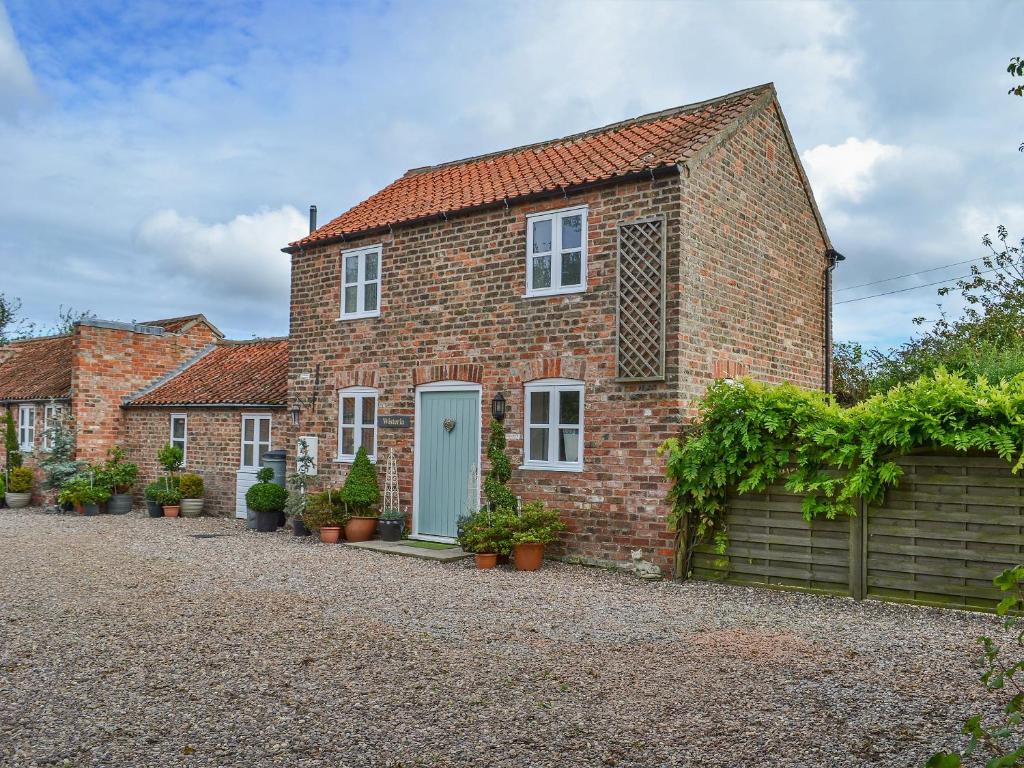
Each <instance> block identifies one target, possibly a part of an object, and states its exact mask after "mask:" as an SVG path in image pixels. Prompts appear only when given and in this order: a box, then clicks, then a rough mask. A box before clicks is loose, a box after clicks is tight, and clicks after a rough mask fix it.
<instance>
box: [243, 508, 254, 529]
mask: <svg viewBox="0 0 1024 768" xmlns="http://www.w3.org/2000/svg"><path fill="white" fill-rule="evenodd" d="M245 527H246V528H248V529H249V530H250V531H255V530H256V513H255V512H253V511H252V509H251V508H250V507H249V505H248V504H246V505H245Z"/></svg>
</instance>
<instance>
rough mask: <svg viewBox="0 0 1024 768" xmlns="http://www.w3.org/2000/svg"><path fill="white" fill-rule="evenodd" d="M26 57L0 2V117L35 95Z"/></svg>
mask: <svg viewBox="0 0 1024 768" xmlns="http://www.w3.org/2000/svg"><path fill="white" fill-rule="evenodd" d="M38 95H39V93H38V90H37V88H36V82H35V78H33V77H32V70H31V69H30V68H29V65H28V60H27V59H26V58H25V54H24V53H22V50H21V47H20V46H19V45H18V41H17V40H16V39H15V37H14V28H13V27H11V20H10V19H9V18H8V16H7V11H6V9H5V8H4V6H3V4H0V117H11V116H13V115H14V114H15V112H17V110H18V109H19V107H21V106H23V105H25V104H30V103H33V102H35V101H36V99H37V98H38Z"/></svg>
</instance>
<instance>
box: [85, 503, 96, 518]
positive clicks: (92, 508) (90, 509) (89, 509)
mask: <svg viewBox="0 0 1024 768" xmlns="http://www.w3.org/2000/svg"><path fill="white" fill-rule="evenodd" d="M99 513H100V505H99V504H86V505H85V514H86V517H93V516H94V515H98V514H99Z"/></svg>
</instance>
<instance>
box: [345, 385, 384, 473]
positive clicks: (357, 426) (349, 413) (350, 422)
mask: <svg viewBox="0 0 1024 768" xmlns="http://www.w3.org/2000/svg"><path fill="white" fill-rule="evenodd" d="M360 448H365V449H366V453H367V455H368V456H369V458H370V461H376V460H377V390H375V389H369V388H367V387H351V388H349V389H343V390H341V392H340V393H339V402H338V461H346V462H348V461H355V458H356V453H358V452H359V449H360Z"/></svg>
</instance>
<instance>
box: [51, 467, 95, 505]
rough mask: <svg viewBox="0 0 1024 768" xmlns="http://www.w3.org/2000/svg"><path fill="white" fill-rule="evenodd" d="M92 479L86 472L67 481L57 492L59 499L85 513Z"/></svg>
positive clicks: (60, 501)
mask: <svg viewBox="0 0 1024 768" xmlns="http://www.w3.org/2000/svg"><path fill="white" fill-rule="evenodd" d="M91 490H92V481H91V480H90V479H89V477H88V476H87V475H85V474H77V475H75V476H74V477H72V478H70V479H69V480H67V481H65V483H64V485H62V486H61V488H60V492H59V493H58V494H57V501H58V502H59V503H60V504H62V505H67V504H70V505H71V507H72V509H74V511H75V512H77V513H78V514H80V515H84V514H85V503H86V502H87V501H88V500H89V498H90V491H91Z"/></svg>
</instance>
